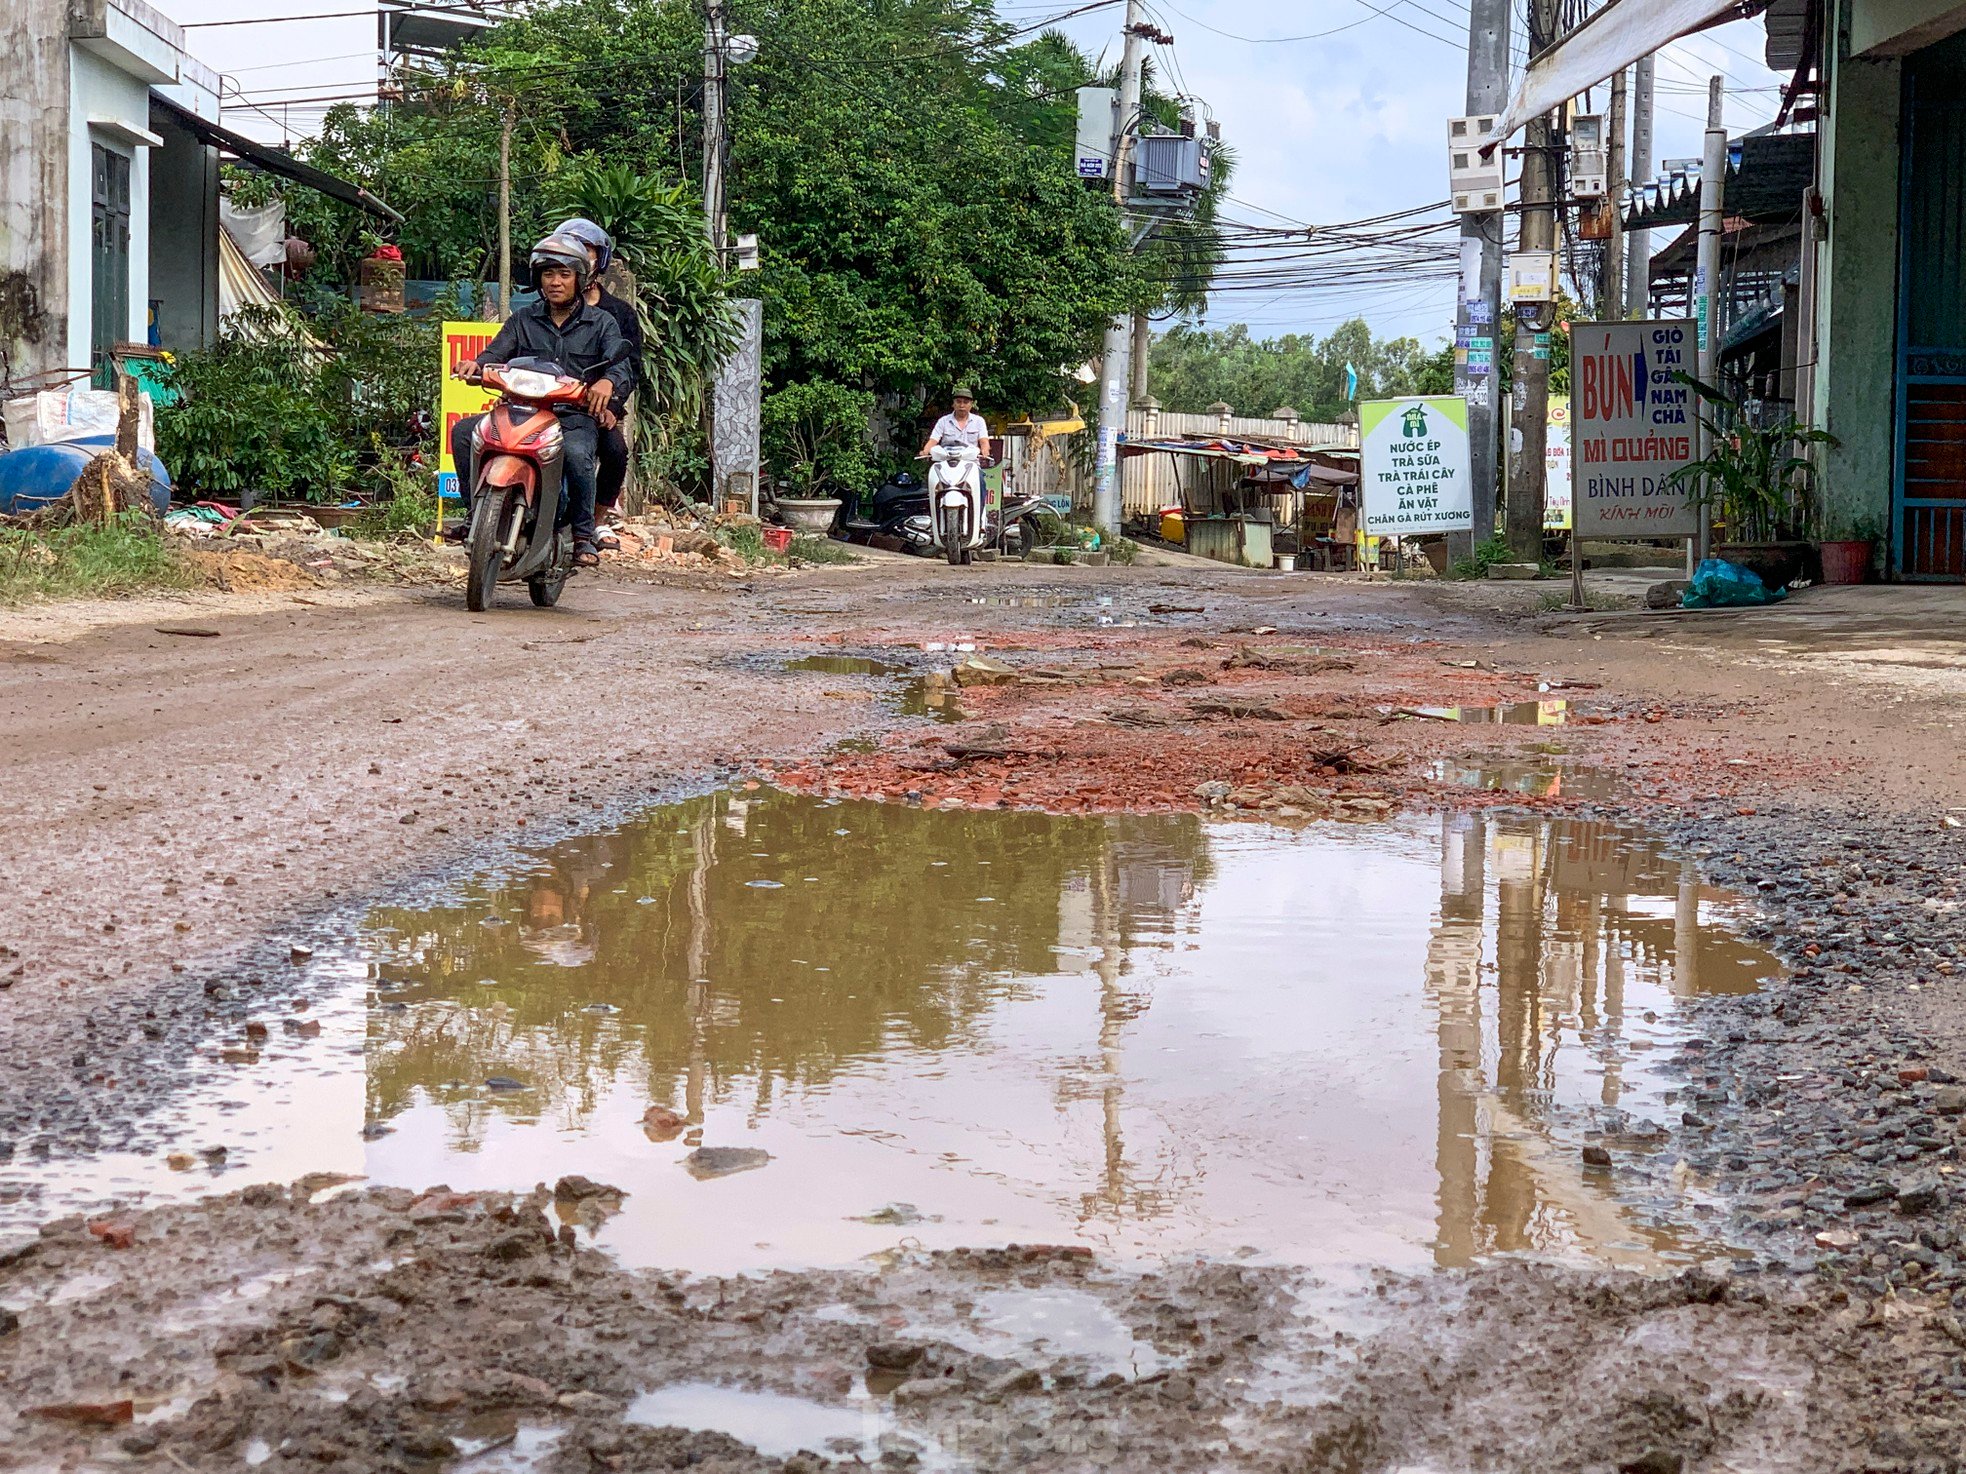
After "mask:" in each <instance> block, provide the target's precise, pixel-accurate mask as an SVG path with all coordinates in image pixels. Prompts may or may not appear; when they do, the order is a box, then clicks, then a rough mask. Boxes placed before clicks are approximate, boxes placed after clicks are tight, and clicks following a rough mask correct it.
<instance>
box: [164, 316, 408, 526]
mask: <svg viewBox="0 0 1966 1474" xmlns="http://www.w3.org/2000/svg"><path fill="white" fill-rule="evenodd" d="M435 331H436V329H435V326H434V324H433V322H432V321H431V320H429V319H412V318H407V317H375V316H368V315H365V314H363V313H361V312H358V311H356V310H355V309H354V308H353V307H352V306H344V309H343V310H339V311H337V312H335V313H334V314H333V315H332V316H330V317H328V318H326V319H323V320H321V321H319V322H317V323H314V324H311V325H303V323H302V321H301V320H300V319H299V318H298V317H297V316H295V315H294V314H292V313H290V312H288V311H286V310H284V309H282V308H278V307H252V308H246V309H243V310H242V311H240V312H239V313H237V314H235V315H234V316H232V317H230V318H228V319H227V320H226V322H225V325H224V327H223V328H222V329H221V330H220V332H219V338H218V342H217V343H216V344H214V345H213V346H212V347H211V348H210V349H207V350H204V351H202V352H198V353H187V354H183V355H180V356H179V357H178V358H177V359H176V360H174V361H173V363H172V364H171V367H170V372H169V375H168V382H169V384H170V386H171V387H172V388H173V389H175V390H176V391H177V392H178V396H179V397H178V400H177V402H176V403H175V404H172V405H169V406H165V407H163V408H160V409H159V411H158V414H157V441H158V446H157V449H158V453H159V454H160V455H161V456H162V458H163V460H164V464H165V465H167V466H168V467H170V469H171V474H172V476H173V478H174V479H175V480H176V482H177V484H178V485H179V486H181V487H183V488H184V489H185V490H187V491H189V492H192V493H195V494H197V495H202V496H221V497H228V498H229V497H236V496H237V495H238V494H239V493H241V492H245V491H252V492H256V493H260V494H262V495H268V496H274V497H296V498H299V499H301V500H305V501H315V502H329V501H340V500H341V499H343V498H344V497H345V496H346V495H347V494H348V493H349V492H350V491H351V490H355V489H357V488H358V487H363V486H364V485H365V484H366V485H372V484H373V483H372V482H368V481H367V479H366V478H365V477H364V475H363V473H364V472H367V473H370V474H371V475H375V474H383V475H384V476H385V479H386V472H383V471H382V470H381V468H382V465H383V462H384V461H386V460H387V459H388V458H389V457H390V456H393V455H400V454H404V453H407V452H408V451H411V450H425V451H427V450H430V449H434V446H435V436H434V433H433V432H432V430H431V429H430V428H429V424H430V415H431V407H432V406H433V405H434V404H435V403H436V399H437V375H438V362H437V358H438V355H437V351H436V346H435V342H434V334H435Z"/></svg>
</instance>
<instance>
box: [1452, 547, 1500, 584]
mask: <svg viewBox="0 0 1966 1474" xmlns="http://www.w3.org/2000/svg"><path fill="white" fill-rule="evenodd" d="M1513 562H1515V550H1514V549H1513V548H1511V547H1510V546H1509V540H1508V539H1507V538H1505V537H1491V538H1488V539H1487V540H1486V541H1483V542H1479V543H1476V544H1475V550H1474V556H1473V557H1472V558H1463V559H1461V561H1460V562H1458V563H1456V564H1455V565H1454V567H1453V569H1452V570H1451V572H1452V573H1453V576H1454V577H1455V578H1486V577H1488V566H1489V565H1490V564H1491V563H1513Z"/></svg>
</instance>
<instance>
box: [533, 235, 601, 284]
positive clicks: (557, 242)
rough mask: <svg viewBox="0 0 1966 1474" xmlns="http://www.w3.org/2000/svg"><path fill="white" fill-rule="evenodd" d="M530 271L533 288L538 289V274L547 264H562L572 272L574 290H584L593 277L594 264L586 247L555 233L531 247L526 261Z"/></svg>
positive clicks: (570, 238)
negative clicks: (528, 258) (589, 258)
mask: <svg viewBox="0 0 1966 1474" xmlns="http://www.w3.org/2000/svg"><path fill="white" fill-rule="evenodd" d="M527 265H528V266H529V267H530V268H531V271H532V285H533V290H534V291H538V290H539V274H540V272H542V271H544V270H545V269H546V268H547V267H549V266H564V267H566V268H567V269H568V270H570V271H572V272H573V281H574V290H576V291H580V292H584V291H586V290H587V283H588V282H590V281H592V280H593V278H594V266H593V263H592V262H591V261H589V260H588V259H587V247H586V245H585V244H584V243H583V242H581V241H577V240H575V239H574V238H573V237H572V236H567V235H560V234H558V233H555V234H553V235H549V236H547V237H546V239H545V240H543V241H541V242H540V243H539V244H538V245H536V246H534V247H533V248H532V256H531V258H530V260H529V261H528V262H527Z"/></svg>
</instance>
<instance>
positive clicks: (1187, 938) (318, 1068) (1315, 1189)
mask: <svg viewBox="0 0 1966 1474" xmlns="http://www.w3.org/2000/svg"><path fill="white" fill-rule="evenodd" d="M1730 905H1731V903H1729V902H1728V901H1726V900H1725V898H1723V897H1721V896H1719V895H1718V894H1717V893H1714V892H1710V891H1705V890H1703V889H1702V888H1701V887H1700V886H1699V884H1698V883H1697V880H1696V878H1695V877H1694V875H1693V873H1692V870H1691V868H1690V866H1688V865H1682V864H1681V863H1680V862H1678V861H1674V860H1670V859H1668V858H1666V857H1665V856H1664V855H1663V854H1662V853H1661V852H1660V851H1659V850H1658V849H1657V848H1655V847H1653V846H1651V845H1648V844H1646V843H1644V842H1642V841H1640V840H1638V839H1635V838H1634V837H1632V836H1631V835H1630V834H1628V833H1626V832H1623V831H1620V830H1618V829H1615V828H1613V827H1611V826H1609V825H1605V824H1598V823H1583V822H1576V821H1543V820H1539V819H1537V818H1534V817H1531V816H1500V817H1498V816H1490V815H1478V814H1477V815H1450V816H1445V817H1436V818H1431V819H1425V820H1414V821H1409V822H1400V823H1395V824H1390V825H1384V826H1355V825H1347V826H1335V825H1334V826H1312V827H1309V828H1305V829H1302V830H1294V831H1282V830H1273V829H1271V828H1269V827H1267V826H1259V825H1208V824H1204V823H1203V822H1202V821H1201V820H1200V819H1199V818H1197V817H1196V816H1193V815H1143V816H1114V817H1101V818H1056V817H1049V816H1045V815H1038V814H1022V813H996V812H991V813H969V812H960V811H924V810H921V809H916V808H911V807H906V806H901V805H880V804H846V803H837V802H824V801H818V800H814V799H811V798H808V797H804V796H795V795H786V794H776V793H771V792H761V793H755V794H752V795H748V796H739V795H733V794H728V793H720V794H715V795H711V796H708V797H705V798H702V799H699V800H695V801H692V802H690V803H686V804H682V805H677V806H673V807H669V808H664V809H661V810H658V811H656V812H654V813H653V814H652V815H651V816H650V817H649V818H648V819H647V820H646V821H645V822H643V823H641V824H638V825H635V826H631V827H629V828H626V829H623V830H620V831H618V832H615V833H611V834H608V835H603V836H598V837H592V838H588V839H584V840H578V841H574V842H570V843H568V844H565V845H562V846H559V847H557V848H555V849H553V850H551V851H550V852H547V853H545V854H542V855H541V856H539V857H538V858H537V860H536V862H535V864H534V865H533V867H532V868H531V869H530V870H529V871H528V872H526V873H524V874H522V875H519V876H516V877H513V878H510V879H508V880H506V881H504V882H502V883H498V884H492V885H487V886H483V887H479V888H476V889H472V890H469V891H466V892H463V893H461V894H460V897H459V898H458V900H457V901H456V903H455V904H452V905H448V906H443V907H438V908H433V909H424V910H416V911H411V910H402V909H395V908H389V907H383V908H378V909H377V910H375V911H374V912H373V913H372V914H371V916H370V918H369V921H368V925H367V928H366V930H365V932H364V934H363V936H362V937H361V938H360V939H359V945H358V949H357V950H358V953H359V958H358V959H357V960H356V961H355V962H352V963H351V965H350V967H349V982H348V985H347V986H346V988H345V989H344V990H343V991H342V993H341V995H340V996H339V997H338V998H337V999H335V1000H333V1001H331V1002H330V1003H329V1004H328V1005H327V1006H325V1007H323V1008H320V1009H317V1010H316V1016H318V1017H320V1018H322V1020H323V1024H324V1029H323V1033H322V1036H321V1037H320V1038H319V1039H314V1040H306V1041H292V1040H287V1039H285V1038H284V1036H283V1035H282V1034H281V1032H280V1031H279V1030H278V1029H277V1028H276V1030H275V1031H274V1034H273V1037H272V1040H271V1041H270V1042H269V1047H268V1050H267V1052H266V1053H265V1055H264V1056H263V1057H262V1058H261V1060H260V1061H259V1062H258V1063H257V1064H255V1065H251V1066H242V1067H239V1069H238V1070H237V1072H236V1074H235V1076H234V1079H233V1080H232V1081H231V1082H228V1085H227V1087H226V1090H225V1092H224V1098H226V1099H230V1100H233V1101H236V1102H238V1104H237V1105H235V1106H234V1107H233V1108H232V1109H230V1110H224V1111H220V1110H218V1109H217V1108H216V1106H215V1105H213V1104H212V1103H209V1102H208V1103H207V1104H205V1105H201V1104H199V1103H198V1102H196V1101H194V1102H192V1103H191V1104H190V1105H189V1106H188V1107H187V1114H188V1117H189V1120H188V1123H187V1126H186V1132H187V1135H186V1145H187V1146H188V1147H195V1146H197V1145H202V1144H204V1143H205V1142H206V1141H208V1140H222V1141H226V1142H229V1143H230V1144H231V1145H232V1147H233V1153H234V1160H235V1161H236V1162H239V1163H241V1164H242V1165H243V1166H244V1167H245V1168H246V1171H247V1173H248V1174H249V1175H248V1176H245V1177H241V1175H240V1174H239V1173H237V1172H233V1173H228V1174H226V1175H225V1176H223V1177H221V1178H218V1179H216V1181H217V1183H218V1184H219V1185H222V1186H225V1187H232V1186H236V1185H238V1184H239V1183H240V1182H241V1181H245V1180H262V1179H266V1178H291V1177H294V1176H298V1175H299V1174H300V1173H301V1172H304V1171H308V1170H315V1169H321V1168H332V1169H342V1170H347V1169H351V1168H352V1169H353V1170H358V1171H363V1172H366V1173H367V1174H368V1175H369V1176H370V1178H371V1179H372V1180H378V1181H387V1182H396V1183H403V1184H407V1185H412V1186H419V1187H421V1186H425V1185H428V1184H432V1183H436V1182H447V1183H449V1184H450V1185H451V1186H453V1187H456V1188H468V1187H509V1188H525V1187H530V1186H531V1185H532V1184H533V1183H535V1182H538V1181H542V1180H543V1181H548V1182H550V1181H552V1180H553V1179H554V1178H556V1177H558V1176H560V1175H561V1174H563V1173H568V1172H580V1173H584V1174H586V1175H588V1176H590V1177H594V1178H597V1179H599V1180H602V1181H607V1182H611V1183H614V1184H616V1185H618V1186H620V1187H622V1188H624V1189H626V1190H627V1191H628V1192H629V1194H630V1196H629V1198H628V1199H627V1203H626V1206H625V1207H624V1209H623V1210H622V1212H620V1213H619V1214H618V1215H616V1216H615V1217H613V1218H611V1219H609V1220H607V1221H606V1222H605V1223H604V1224H602V1225H601V1226H600V1227H599V1228H598V1238H599V1241H600V1242H602V1243H603V1244H605V1245H608V1246H611V1247H613V1248H614V1249H616V1250H617V1251H618V1252H620V1253H621V1254H622V1256H623V1257H624V1258H625V1259H627V1260H629V1261H631V1262H635V1263H648V1264H655V1263H659V1264H663V1265H668V1266H673V1267H677V1268H683V1269H693V1270H700V1271H712V1272H725V1271H732V1270H737V1269H744V1268H757V1267H764V1266H772V1265H789V1264H823V1263H847V1262H850V1261H853V1260H856V1259H858V1258H860V1257H862V1256H865V1255H867V1254H869V1253H874V1252H878V1251H881V1250H883V1249H887V1248H891V1247H893V1246H895V1245H896V1244H900V1243H919V1244H924V1245H929V1246H944V1245H950V1246H953V1245H958V1244H972V1245H973V1244H984V1243H992V1242H1004V1241H1013V1240H1015V1241H1025V1242H1030V1241H1034V1240H1036V1241H1053V1242H1056V1241H1077V1242H1085V1243H1090V1244H1093V1245H1095V1246H1098V1247H1100V1248H1102V1249H1105V1250H1107V1251H1109V1252H1112V1253H1114V1254H1116V1255H1118V1256H1120V1257H1123V1258H1130V1257H1139V1258H1151V1257H1158V1256H1160V1255H1163V1254H1167V1253H1216V1254H1229V1253H1235V1252H1237V1251H1239V1250H1241V1249H1243V1248H1244V1247H1245V1246H1248V1247H1253V1248H1254V1249H1256V1250H1257V1251H1259V1252H1260V1253H1261V1254H1262V1255H1264V1256H1266V1257H1272V1258H1277V1259H1281V1260H1285V1261H1291V1262H1298V1263H1304V1264H1310V1265H1315V1266H1320V1267H1327V1268H1328V1267H1331V1266H1336V1265H1360V1264H1385V1265H1393V1266H1399V1267H1405V1268H1419V1267H1424V1266H1425V1265H1427V1264H1443V1265H1452V1264H1462V1263H1466V1262H1468V1261H1469V1260H1470V1259H1472V1258H1474V1257H1477V1256H1479V1255H1482V1254H1487V1253H1493V1252H1497V1251H1516V1250H1526V1251H1534V1252H1542V1253H1553V1254H1563V1255H1572V1256H1590V1257H1595V1258H1601V1259H1608V1260H1612V1261H1615V1262H1626V1263H1638V1264H1643V1263H1653V1262H1659V1261H1660V1259H1661V1258H1664V1259H1677V1258H1679V1257H1682V1256H1683V1255H1686V1254H1691V1253H1695V1252H1698V1251H1699V1248H1700V1246H1699V1244H1698V1242H1697V1239H1696V1237H1695V1236H1694V1235H1693V1232H1692V1230H1691V1229H1690V1228H1689V1227H1688V1224H1689V1222H1690V1221H1691V1219H1690V1218H1689V1216H1688V1205H1687V1204H1685V1203H1677V1204H1660V1203H1657V1202H1648V1203H1645V1204H1634V1203H1630V1202H1626V1201H1622V1200H1620V1199H1619V1198H1618V1197H1616V1196H1614V1183H1613V1182H1612V1181H1610V1180H1606V1179H1604V1178H1600V1177H1594V1176H1593V1175H1591V1174H1589V1173H1587V1172H1586V1171H1585V1170H1584V1169H1583V1168H1582V1167H1581V1165H1580V1162H1579V1151H1578V1148H1579V1145H1580V1144H1581V1141H1582V1137H1583V1132H1584V1130H1585V1129H1586V1127H1587V1126H1588V1125H1589V1124H1590V1123H1591V1122H1592V1120H1593V1113H1594V1112H1596V1111H1599V1110H1601V1109H1602V1108H1604V1107H1617V1108H1621V1109H1623V1110H1626V1111H1629V1112H1630V1113H1631V1114H1632V1115H1634V1116H1649V1117H1651V1118H1653V1119H1656V1120H1666V1119H1668V1118H1669V1112H1668V1110H1667V1107H1666V1103H1665V1101H1664V1098H1663V1096H1664V1091H1665V1089H1666V1086H1667V1083H1668V1082H1666V1081H1664V1080H1662V1079H1661V1078H1660V1076H1659V1074H1658V1073H1657V1072H1656V1070H1655V1069H1654V1067H1653V1062H1654V1061H1656V1060H1660V1059H1661V1058H1662V1057H1663V1056H1664V1054H1665V1053H1666V1050H1665V1048H1664V1046H1668V1045H1670V1044H1671V1043H1672V1042H1674V1041H1675V1040H1676V1039H1677V1038H1678V1037H1679V1034H1680V1026H1679V1025H1678V1024H1677V1022H1676V1020H1675V1014H1674V1001H1675V999H1676V998H1678V997H1680V996H1683V995H1685V994H1688V993H1692V992H1696V991H1704V990H1728V991H1735V990H1746V989H1749V988H1752V987H1753V986H1754V985H1755V984H1756V981H1757V980H1758V978H1759V977H1760V976H1761V975H1762V974H1763V972H1764V971H1765V970H1767V969H1768V968H1770V967H1771V966H1772V964H1771V963H1770V962H1769V959H1768V958H1767V957H1766V956H1765V955H1764V954H1762V953H1760V952H1759V951H1757V950H1755V949H1753V948H1751V947H1749V946H1748V945H1746V944H1744V943H1742V942H1741V941H1739V940H1738V939H1736V938H1735V937H1734V936H1733V935H1732V934H1731V933H1730V932H1729V931H1728V930H1726V929H1725V927H1724V925H1723V924H1722V923H1723V921H1724V919H1725V916H1726V913H1727V912H1728V910H1729V908H1730ZM493 1077H501V1080H500V1083H501V1085H508V1084H510V1083H511V1082H517V1083H518V1084H519V1085H520V1086H522V1087H523V1088H520V1089H510V1088H500V1089H492V1088H488V1087H487V1085H486V1082H487V1081H488V1080H490V1079H492V1078H493ZM652 1105H653V1106H659V1107H665V1108H667V1109H668V1110H670V1111H672V1112H674V1113H675V1115H676V1116H678V1117H680V1118H681V1123H680V1125H671V1126H668V1127H664V1126H663V1125H661V1124H659V1123H658V1124H657V1125H655V1126H653V1127H650V1126H647V1125H645V1123H644V1116H645V1113H646V1112H647V1111H648V1110H649V1108H650V1107H651V1106H652ZM365 1121H370V1122H380V1123H384V1124H386V1125H387V1126H388V1127H389V1128H391V1129H390V1130H389V1132H388V1134H385V1135H381V1136H379V1137H376V1138H375V1139H372V1140H363V1139H362V1136H361V1131H362V1127H363V1124H364V1122H365ZM698 1147H706V1148H738V1149H748V1150H752V1151H756V1150H760V1149H761V1150H763V1151H765V1152H768V1153H769V1154H770V1159H769V1160H768V1161H767V1162H765V1163H764V1165H762V1166H752V1167H750V1168H749V1169H748V1170H743V1171H737V1172H731V1173H728V1174H724V1175H718V1174H715V1173H710V1174H702V1173H699V1174H697V1175H693V1174H692V1172H691V1171H690V1170H689V1169H688V1168H687V1167H686V1166H685V1161H686V1159H687V1158H689V1157H690V1155H691V1153H692V1152H693V1151H695V1150H696V1149H697V1148H698ZM697 1165H698V1166H699V1168H700V1167H701V1166H702V1163H701V1162H699V1163H698V1164H697ZM117 1173H121V1174H122V1175H121V1177H120V1179H117V1180H120V1182H121V1184H122V1185H123V1186H124V1187H125V1188H130V1187H145V1188H149V1189H151V1190H155V1189H156V1188H157V1187H158V1186H160V1185H161V1181H160V1179H163V1180H169V1179H170V1178H171V1176H172V1175H171V1174H169V1173H163V1172H161V1171H160V1169H159V1167H158V1165H157V1164H156V1163H154V1162H153V1163H147V1164H144V1165H142V1166H141V1167H138V1168H133V1167H132V1166H131V1164H130V1163H129V1162H128V1161H121V1162H119V1163H117V1164H112V1165H109V1166H105V1167H103V1168H102V1170H101V1171H100V1172H98V1173H97V1174H96V1175H95V1176H93V1177H91V1173H90V1170H89V1169H88V1168H86V1167H80V1168H78V1167H77V1165H76V1164H68V1165H67V1166H66V1168H65V1169H64V1170H63V1172H62V1173H61V1174H60V1175H61V1177H62V1179H63V1183H64V1186H65V1187H68V1188H71V1189H73V1188H75V1187H76V1186H77V1184H80V1185H81V1186H82V1187H84V1188H86V1187H88V1186H90V1185H93V1187H94V1188H95V1189H96V1190H97V1191H98V1193H99V1192H100V1191H101V1190H102V1189H103V1188H104V1186H105V1185H107V1184H108V1183H109V1182H110V1181H111V1180H112V1179H116V1174H117ZM179 1180H180V1181H181V1180H182V1179H179Z"/></svg>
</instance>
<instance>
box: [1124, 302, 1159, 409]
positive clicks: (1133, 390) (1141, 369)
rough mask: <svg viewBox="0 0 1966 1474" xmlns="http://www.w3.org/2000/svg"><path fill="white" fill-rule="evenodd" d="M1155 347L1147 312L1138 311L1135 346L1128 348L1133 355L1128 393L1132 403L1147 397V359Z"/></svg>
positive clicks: (1134, 322) (1135, 317)
mask: <svg viewBox="0 0 1966 1474" xmlns="http://www.w3.org/2000/svg"><path fill="white" fill-rule="evenodd" d="M1153 349H1154V338H1153V329H1152V327H1151V326H1150V325H1149V324H1148V322H1147V314H1146V313H1144V312H1136V313H1134V314H1133V346H1132V347H1131V348H1130V349H1128V350H1127V352H1128V353H1129V354H1130V355H1131V362H1130V367H1131V372H1130V374H1129V379H1130V388H1129V390H1128V393H1127V399H1128V402H1129V403H1131V404H1138V403H1139V402H1140V401H1141V400H1143V399H1145V398H1146V397H1147V367H1148V364H1147V360H1148V357H1149V356H1150V355H1151V354H1152V353H1153Z"/></svg>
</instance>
